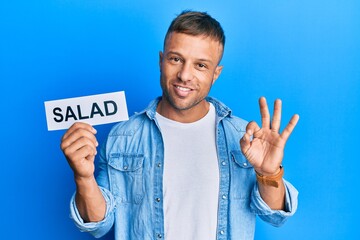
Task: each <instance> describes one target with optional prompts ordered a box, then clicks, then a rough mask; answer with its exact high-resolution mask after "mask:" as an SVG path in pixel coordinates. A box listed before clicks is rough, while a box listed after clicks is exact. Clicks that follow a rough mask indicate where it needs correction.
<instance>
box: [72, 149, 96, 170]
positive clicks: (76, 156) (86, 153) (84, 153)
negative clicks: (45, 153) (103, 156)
mask: <svg viewBox="0 0 360 240" xmlns="http://www.w3.org/2000/svg"><path fill="white" fill-rule="evenodd" d="M91 150H92V149H91V148H90V147H89V146H88V145H86V146H83V147H82V148H80V149H79V150H77V151H76V152H74V153H73V154H72V155H71V156H70V158H71V160H72V161H73V162H71V163H70V164H74V163H76V162H77V161H78V160H81V159H87V160H90V161H94V160H95V154H94V153H93V152H92V151H91ZM75 165H76V164H74V165H73V166H75Z"/></svg>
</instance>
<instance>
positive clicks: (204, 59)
mask: <svg viewBox="0 0 360 240" xmlns="http://www.w3.org/2000/svg"><path fill="white" fill-rule="evenodd" d="M170 54H174V55H178V56H180V57H182V54H180V53H179V52H176V51H168V52H167V54H166V56H168V55H170ZM196 60H197V61H200V62H207V63H213V62H212V61H211V60H209V59H206V58H199V59H196Z"/></svg>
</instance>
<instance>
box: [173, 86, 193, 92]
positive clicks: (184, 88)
mask: <svg viewBox="0 0 360 240" xmlns="http://www.w3.org/2000/svg"><path fill="white" fill-rule="evenodd" d="M175 88H177V89H179V90H181V91H183V92H190V91H191V89H190V88H186V87H180V86H175Z"/></svg>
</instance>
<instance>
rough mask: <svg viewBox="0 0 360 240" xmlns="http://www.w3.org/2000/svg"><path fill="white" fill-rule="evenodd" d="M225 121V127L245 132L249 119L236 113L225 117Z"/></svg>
mask: <svg viewBox="0 0 360 240" xmlns="http://www.w3.org/2000/svg"><path fill="white" fill-rule="evenodd" d="M223 122H224V127H225V128H233V129H234V130H236V131H237V132H245V131H246V125H247V124H248V121H246V120H244V119H242V118H239V117H237V116H234V115H229V116H227V117H225V118H224V120H223Z"/></svg>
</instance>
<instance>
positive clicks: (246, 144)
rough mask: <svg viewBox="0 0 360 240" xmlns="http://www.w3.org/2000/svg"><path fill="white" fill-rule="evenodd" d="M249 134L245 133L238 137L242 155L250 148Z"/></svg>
mask: <svg viewBox="0 0 360 240" xmlns="http://www.w3.org/2000/svg"><path fill="white" fill-rule="evenodd" d="M250 146H251V143H250V135H249V134H248V133H245V134H244V135H243V137H242V138H241V139H240V148H241V151H242V152H243V154H244V155H246V152H247V151H248V149H249V148H250Z"/></svg>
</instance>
